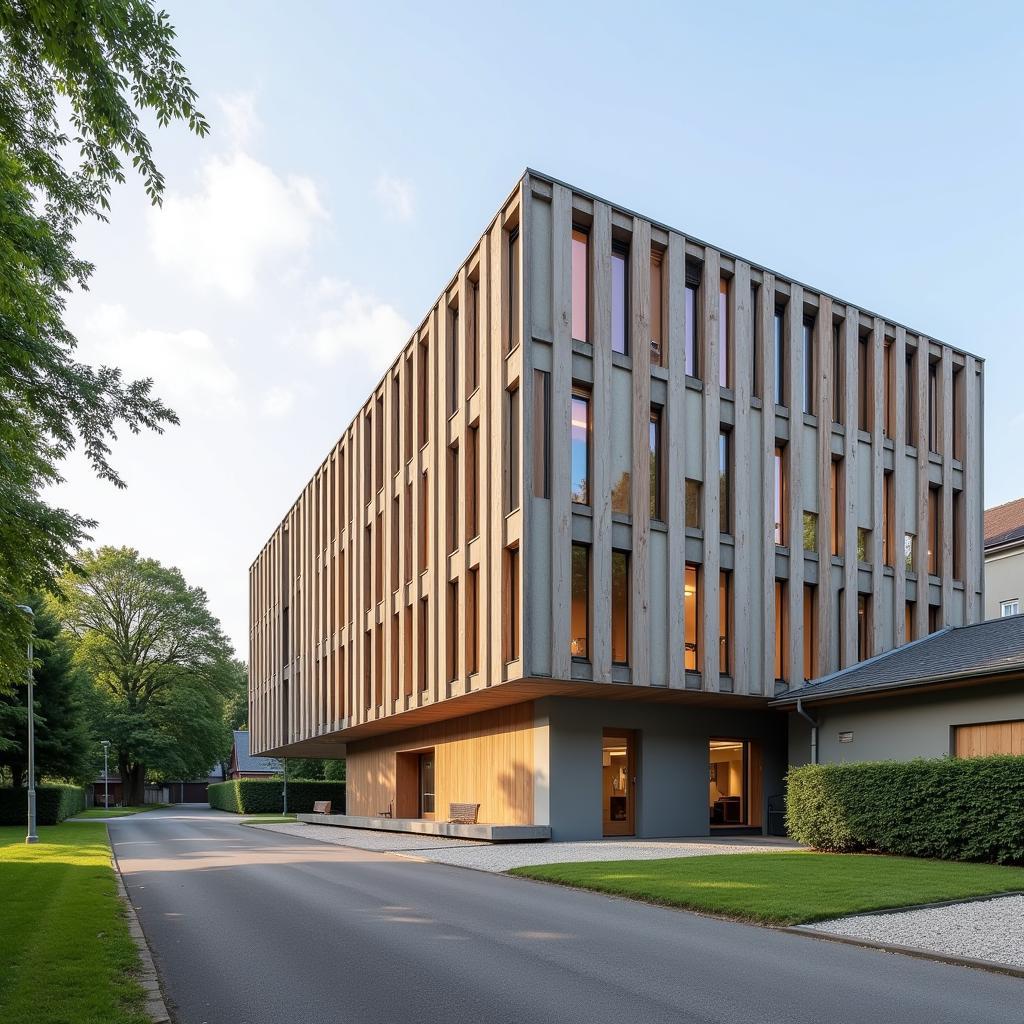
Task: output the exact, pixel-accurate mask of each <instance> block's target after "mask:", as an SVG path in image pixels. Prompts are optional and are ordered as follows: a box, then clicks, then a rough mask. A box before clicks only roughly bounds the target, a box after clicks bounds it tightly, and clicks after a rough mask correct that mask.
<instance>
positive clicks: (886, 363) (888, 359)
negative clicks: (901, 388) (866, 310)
mask: <svg viewBox="0 0 1024 1024" xmlns="http://www.w3.org/2000/svg"><path fill="white" fill-rule="evenodd" d="M893 346H894V342H893V340H892V339H891V338H886V339H885V347H884V349H883V356H882V358H883V365H882V373H883V374H884V377H885V379H884V380H883V382H882V389H883V399H882V401H883V404H884V406H885V424H884V426H883V428H882V429H883V430H884V431H885V436H886V437H895V435H896V405H895V402H894V401H893V396H894V395H895V393H896V378H895V376H894V373H895V370H894V369H893V361H892V352H893Z"/></svg>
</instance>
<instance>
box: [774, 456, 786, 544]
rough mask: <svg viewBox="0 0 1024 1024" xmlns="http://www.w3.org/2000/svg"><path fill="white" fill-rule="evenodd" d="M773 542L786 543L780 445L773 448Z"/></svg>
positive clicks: (784, 471)
mask: <svg viewBox="0 0 1024 1024" xmlns="http://www.w3.org/2000/svg"><path fill="white" fill-rule="evenodd" d="M775 543H776V544H778V545H784V544H785V543H786V463H785V454H784V452H783V449H782V448H781V447H780V446H776V448H775Z"/></svg>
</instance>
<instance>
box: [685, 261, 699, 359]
mask: <svg viewBox="0 0 1024 1024" xmlns="http://www.w3.org/2000/svg"><path fill="white" fill-rule="evenodd" d="M699 287H700V270H699V268H698V267H697V266H695V265H693V264H689V263H688V264H687V265H686V295H685V305H684V310H683V312H684V315H685V317H686V328H685V345H686V375H687V377H699V376H700V360H699V359H698V358H697V357H698V353H699V350H700V321H699V319H698V310H699V309H700V302H699V301H698V299H699V296H698V294H697V292H698V289H699Z"/></svg>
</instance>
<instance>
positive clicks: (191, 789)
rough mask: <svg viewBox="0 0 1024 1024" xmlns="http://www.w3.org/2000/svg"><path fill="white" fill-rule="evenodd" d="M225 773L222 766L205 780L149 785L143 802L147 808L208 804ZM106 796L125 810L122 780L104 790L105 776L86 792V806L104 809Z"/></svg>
mask: <svg viewBox="0 0 1024 1024" xmlns="http://www.w3.org/2000/svg"><path fill="white" fill-rule="evenodd" d="M223 781H224V778H223V772H222V770H221V768H220V766H219V765H217V766H215V767H214V768H211V769H210V774H209V776H208V777H207V778H205V779H173V780H170V781H168V782H153V783H150V782H147V783H146V788H145V795H144V797H143V800H144V802H145V803H147V804H202V803H206V801H207V792H206V790H207V786H209V785H210V784H211V783H214V782H223ZM104 794H106V795H107V796H108V798H109V801H110V806H111V807H119V806H121V804H122V802H123V799H124V791H123V789H122V787H121V779H120V778H119V777H117V776H116V775H111V776H110V777H109V779H108V780H107V787H106V788H104V785H103V776H102V775H101V776H100V777H99V778H98V779H97V780H96V781H95V782H92V783H90V784H89V786H88V787H87V789H86V802H87V803H88V805H89V806H90V807H93V806H96V807H102V806H103V800H104Z"/></svg>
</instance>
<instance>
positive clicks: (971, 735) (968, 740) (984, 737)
mask: <svg viewBox="0 0 1024 1024" xmlns="http://www.w3.org/2000/svg"><path fill="white" fill-rule="evenodd" d="M953 739H954V744H953V749H954V750H955V751H956V756H957V757H985V756H987V755H989V754H1024V721H1019V722H983V723H982V724H981V725H955V726H953Z"/></svg>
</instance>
